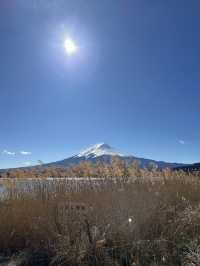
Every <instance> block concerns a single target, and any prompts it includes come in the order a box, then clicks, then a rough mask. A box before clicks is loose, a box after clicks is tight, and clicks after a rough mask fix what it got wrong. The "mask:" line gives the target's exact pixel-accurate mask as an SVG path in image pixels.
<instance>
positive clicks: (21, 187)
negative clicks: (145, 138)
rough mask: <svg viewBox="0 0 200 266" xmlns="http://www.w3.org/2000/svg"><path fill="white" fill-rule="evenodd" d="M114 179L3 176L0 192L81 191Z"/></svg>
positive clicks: (103, 184) (102, 185) (103, 185)
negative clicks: (11, 190) (12, 190)
mask: <svg viewBox="0 0 200 266" xmlns="http://www.w3.org/2000/svg"><path fill="white" fill-rule="evenodd" d="M113 182H114V179H113V180H108V179H103V178H86V177H84V178H76V177H73V178H69V177H68V178H52V177H48V178H26V179H24V178H12V179H10V178H1V179H0V194H1V195H2V194H5V193H6V192H7V191H9V189H14V190H15V191H26V192H28V191H30V192H31V191H37V190H38V189H43V190H44V189H48V191H51V190H52V192H55V191H57V192H59V191H60V192H62V191H72V190H73V191H80V190H82V189H85V188H88V187H92V188H95V189H98V188H101V187H109V185H111V184H113Z"/></svg>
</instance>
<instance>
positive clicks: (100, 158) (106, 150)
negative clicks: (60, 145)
mask: <svg viewBox="0 0 200 266" xmlns="http://www.w3.org/2000/svg"><path fill="white" fill-rule="evenodd" d="M116 156H117V157H119V158H120V159H122V160H124V161H126V162H127V163H131V162H133V161H135V160H137V161H139V162H140V166H141V167H142V168H144V167H148V166H149V164H150V163H154V164H156V165H157V167H158V168H160V169H163V168H167V167H168V168H176V167H181V166H184V164H179V163H169V162H164V161H155V160H151V159H145V158H139V157H135V156H133V155H127V154H125V153H123V152H121V151H118V150H116V149H114V148H112V147H111V146H110V145H108V144H106V143H99V144H95V145H94V146H91V147H89V148H87V149H85V150H82V151H80V152H79V153H78V154H75V155H74V156H72V157H69V158H67V159H64V160H61V161H57V162H53V163H48V164H46V166H55V167H69V166H73V165H77V164H79V163H81V162H85V161H86V162H91V163H96V162H105V163H110V162H111V160H112V158H113V157H116Z"/></svg>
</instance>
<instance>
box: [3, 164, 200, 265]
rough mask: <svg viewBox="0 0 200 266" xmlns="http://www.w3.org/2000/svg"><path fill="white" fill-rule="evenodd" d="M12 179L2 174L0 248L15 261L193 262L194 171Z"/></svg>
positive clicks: (198, 256)
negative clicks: (76, 178) (93, 176)
mask: <svg viewBox="0 0 200 266" xmlns="http://www.w3.org/2000/svg"><path fill="white" fill-rule="evenodd" d="M19 182H22V181H19V180H16V179H14V180H13V179H12V180H6V179H4V180H2V181H1V184H4V185H5V186H6V190H5V191H4V192H3V194H4V195H3V197H2V198H1V201H0V254H2V256H4V257H6V256H8V257H9V258H10V257H12V259H13V260H16V261H18V264H16V265H44V266H45V265H49V266H54V265H58V266H61V265H63V266H64V265H72V266H73V265H77V266H78V265H91V266H92V265H97V266H98V265H127V266H128V265H137V266H147V265H159V266H162V265H172V266H173V265H188V266H189V265H200V251H199V250H200V242H199V241H200V239H199V236H200V193H199V191H200V179H199V175H198V174H197V173H196V174H187V173H184V172H172V171H169V170H168V171H165V172H162V174H161V171H158V172H156V170H155V169H154V170H146V172H145V174H144V175H143V176H139V177H138V176H137V177H136V176H132V177H131V176H129V177H126V178H124V177H119V176H118V177H113V178H104V179H102V180H99V181H97V180H96V181H95V180H92V178H89V179H87V180H86V181H85V182H83V181H80V180H76V181H72V180H67V179H56V180H45V179H39V180H35V181H34V182H33V181H31V180H24V181H23V182H24V183H23V184H25V185H23V186H20V185H19ZM20 263H21V264H20Z"/></svg>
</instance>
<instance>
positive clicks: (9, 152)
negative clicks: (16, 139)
mask: <svg viewBox="0 0 200 266" xmlns="http://www.w3.org/2000/svg"><path fill="white" fill-rule="evenodd" d="M2 154H6V155H12V156H14V155H15V154H16V153H15V152H12V151H7V150H4V151H2Z"/></svg>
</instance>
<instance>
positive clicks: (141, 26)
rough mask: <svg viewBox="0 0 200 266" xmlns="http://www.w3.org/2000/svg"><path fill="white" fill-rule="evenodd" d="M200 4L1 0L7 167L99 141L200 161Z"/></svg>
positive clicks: (1, 124)
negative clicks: (70, 46) (69, 43)
mask: <svg viewBox="0 0 200 266" xmlns="http://www.w3.org/2000/svg"><path fill="white" fill-rule="evenodd" d="M199 10H200V2H199V1H195V0H194V1H185V0H182V1H179V0H178V1H172V0H169V1H164V0H163V1H162V0H161V1H160V0H159V1H157V0H153V1H147V0H134V1H133V0H115V1H114V0H113V1H112V0H111V1H108V0H101V1H97V0H87V1H84V0H67V1H66V0H65V1H64V0H60V1H56V0H49V1H47V0H42V1H41V0H26V1H25V0H12V1H11V0H1V2H0V60H1V63H0V168H6V167H16V166H22V165H26V164H29V163H31V164H34V163H35V162H37V160H39V159H40V160H43V161H44V162H50V161H55V160H59V159H62V158H66V157H68V156H69V155H71V154H73V153H76V152H78V151H79V150H80V149H82V148H84V147H87V146H88V145H91V144H95V143H98V142H106V143H108V144H110V145H111V146H114V147H116V148H117V149H119V150H122V152H126V153H129V154H134V155H136V156H142V157H147V158H152V159H157V160H166V161H177V162H187V163H188V162H197V161H200V154H199V147H200V124H199V122H198V121H199V112H200V104H199V99H200V89H199V84H200V75H199V72H200V49H199V47H200V35H199V26H200V16H199ZM68 37H70V38H72V39H73V40H74V42H75V43H76V45H77V47H78V51H77V53H76V54H74V55H73V56H72V55H68V54H67V53H66V51H65V49H64V41H65V39H66V38H68ZM23 151H24V152H28V153H27V154H25V153H22V152H23Z"/></svg>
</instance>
